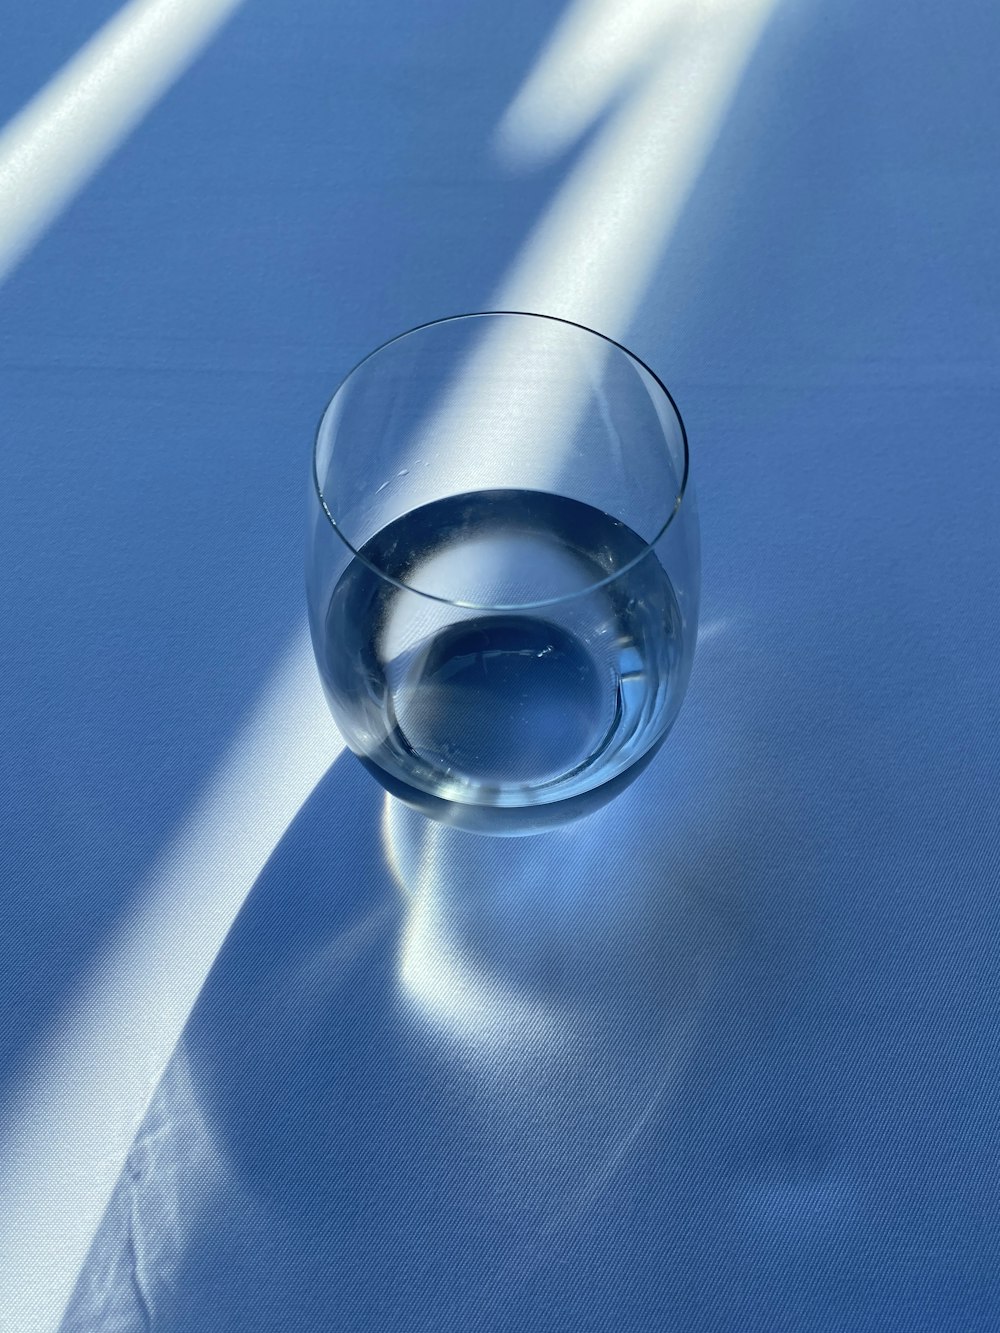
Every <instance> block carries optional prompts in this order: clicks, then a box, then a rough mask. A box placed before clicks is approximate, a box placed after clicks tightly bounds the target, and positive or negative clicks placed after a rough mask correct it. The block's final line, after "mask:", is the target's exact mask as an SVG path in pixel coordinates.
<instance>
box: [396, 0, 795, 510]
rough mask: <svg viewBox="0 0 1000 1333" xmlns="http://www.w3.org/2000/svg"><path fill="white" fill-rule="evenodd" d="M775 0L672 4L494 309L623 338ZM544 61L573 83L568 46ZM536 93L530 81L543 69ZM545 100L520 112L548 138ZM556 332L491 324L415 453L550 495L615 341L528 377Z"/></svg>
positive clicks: (454, 471) (522, 324)
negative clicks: (501, 473) (552, 371)
mask: <svg viewBox="0 0 1000 1333" xmlns="http://www.w3.org/2000/svg"><path fill="white" fill-rule="evenodd" d="M776 3H777V0H688V2H687V3H678V4H676V5H675V6H673V7H672V9H671V15H672V27H671V40H670V42H669V43H668V44H667V45H666V46H665V47H664V50H663V52H662V54H661V55H660V57H659V58H658V59H657V60H656V61H655V62H653V63H652V64H648V63H647V65H645V66H643V67H642V68H641V69H639V70H638V71H635V78H634V79H633V81H632V86H631V87H630V88H628V90H627V96H625V97H624V98H623V99H622V100H621V102H620V104H619V106H618V108H617V110H616V112H615V114H614V115H613V116H612V117H611V118H610V120H609V121H608V123H607V124H606V125H605V126H604V127H603V129H602V131H601V132H600V134H599V135H598V136H597V138H596V139H595V141H594V143H593V144H591V145H590V146H589V148H588V149H587V151H586V153H585V154H584V155H583V157H582V158H581V160H580V162H579V163H578V164H577V165H576V166H575V167H574V169H573V170H572V171H571V173H570V175H569V177H568V179H567V181H566V183H565V184H564V185H563V187H562V189H561V190H560V191H559V193H558V195H557V196H556V198H555V200H554V201H553V203H552V204H551V205H550V206H549V208H548V210H547V211H546V212H545V214H543V216H542V218H541V220H540V221H539V223H538V224H537V226H536V227H535V229H534V231H533V232H532V234H531V235H530V236H529V238H528V240H527V241H526V243H525V245H524V246H523V247H522V249H521V251H520V253H519V255H518V256H517V258H516V259H515V260H514V263H513V265H512V266H511V269H510V271H509V272H508V274H507V276H506V278H505V279H504V281H503V282H502V283H501V285H500V287H499V288H498V289H497V291H496V292H495V293H494V296H493V299H492V302H491V308H492V309H494V310H524V311H538V312H540V313H542V314H546V315H557V316H560V317H561V318H563V319H567V320H572V321H574V322H576V323H579V324H583V325H586V326H587V327H589V328H592V329H597V330H600V332H602V333H604V334H606V335H608V336H609V337H611V338H615V339H621V338H622V337H624V335H625V334H626V332H627V330H628V326H629V324H630V322H631V320H632V319H633V318H634V316H635V313H636V311H637V309H638V307H639V304H640V302H641V300H642V296H643V293H644V292H645V290H646V288H647V287H648V285H649V282H650V280H651V279H652V277H653V274H654V273H655V271H656V266H657V264H658V263H659V261H660V259H661V257H662V255H663V254H664V252H665V250H666V247H667V244H668V242H669V240H670V237H671V234H672V232H673V230H674V227H675V226H676V224H677V222H678V220H679V218H680V215H681V213H682V211H683V209H684V206H685V204H686V203H687V201H688V198H689V197H690V194H691V190H692V189H693V187H694V185H695V183H696V181H697V179H698V177H699V175H700V174H701V171H702V169H703V167H704V165H705V162H706V160H707V158H708V155H709V153H710V152H711V150H712V147H713V146H714V143H715V140H716V137H717V135H718V133H719V130H720V128H721V126H722V123H723V121H724V119H725V116H726V113H727V112H728V110H729V107H730V105H731V103H732V100H733V98H734V96H735V94H736V91H737V89H738V87H739V84H740V81H741V78H742V75H743V72H744V70H745V68H746V66H747V63H748V61H749V59H750V57H751V55H752V53H753V50H754V49H755V47H756V44H757V40H758V38H759V36H760V34H761V31H762V30H763V27H764V25H765V23H766V21H767V19H768V18H769V16H770V14H771V12H772V10H773V9H774V7H775V4H776ZM617 11H618V6H617V0H603V3H602V4H600V5H597V4H595V3H593V0H583V5H582V9H581V11H580V16H578V20H577V21H576V22H575V26H573V34H574V36H573V42H572V43H571V44H570V47H569V49H568V51H567V52H566V56H565V59H566V60H567V61H568V60H570V59H572V57H573V53H574V51H575V50H577V49H579V47H580V46H581V44H583V45H585V44H586V43H585V42H584V37H585V36H586V34H585V33H584V32H583V31H582V30H581V29H580V24H581V23H582V22H583V19H584V18H587V19H588V20H589V22H591V23H592V24H594V25H597V28H596V29H595V35H594V41H595V42H596V36H597V35H599V30H603V29H602V27H601V25H604V24H605V23H606V22H607V21H608V15H609V14H612V13H614V12H617ZM629 12H631V11H629ZM651 12H652V11H651V9H650V7H649V5H647V4H646V3H645V0H637V3H636V5H635V14H636V16H637V17H638V18H641V19H642V23H643V24H644V25H645V26H642V25H640V26H641V27H642V32H643V33H646V30H647V28H648V25H649V23H650V22H651V19H650V14H651ZM588 40H589V38H588ZM637 44H638V43H637ZM627 49H630V48H627ZM557 58H558V59H557ZM545 59H546V60H547V61H548V65H549V67H550V68H549V75H548V81H549V84H551V85H552V86H553V87H554V88H555V89H558V88H559V87H561V86H562V84H561V80H562V79H563V78H564V77H565V78H567V79H572V78H573V75H574V71H573V69H572V68H571V67H569V66H566V68H564V67H563V65H562V63H561V59H562V57H560V56H559V50H558V48H557V50H556V52H555V53H552V52H550V53H549V54H548V55H547V56H546V58H545ZM631 72H632V71H631V65H630V64H629V65H627V64H625V63H624V62H623V63H622V64H621V66H620V68H619V70H618V74H619V76H620V77H622V78H625V77H626V76H627V75H629V74H630V73H631ZM525 87H526V88H527V89H530V88H531V87H532V78H531V77H529V79H528V81H527V84H526V85H525ZM609 88H610V85H609ZM609 88H606V89H605V91H606V92H608V91H609ZM610 91H614V89H610ZM553 95H554V94H553ZM519 100H520V97H519V99H517V101H516V102H515V105H517V104H518V101H519ZM532 106H534V110H531V107H532ZM547 106H548V102H547V100H545V99H541V94H539V95H538V98H534V99H533V100H530V101H529V104H528V109H526V110H522V111H521V112H519V113H518V123H519V125H520V129H519V131H518V133H519V135H520V136H521V138H522V139H526V137H527V136H528V133H529V128H530V127H532V126H534V127H535V128H536V129H537V130H538V132H539V133H541V134H544V133H546V130H545V128H544V126H545V120H546V114H545V113H546V107H547ZM529 111H531V114H530V115H529ZM545 338H546V334H545V329H544V326H543V327H541V328H536V329H532V328H530V327H529V325H528V321H523V320H510V321H497V322H495V323H493V324H491V325H490V326H489V328H488V330H487V332H486V334H485V336H484V337H483V338H482V339H481V340H480V342H479V343H478V345H477V346H476V347H475V348H474V350H473V351H472V353H471V354H470V356H469V358H468V360H467V362H466V364H465V366H464V367H463V369H462V371H461V373H460V374H459V375H458V376H457V378H456V380H455V383H454V384H453V386H452V387H451V389H450V390H449V391H448V392H447V393H446V395H445V397H444V400H443V402H442V404H441V406H440V408H439V410H438V411H437V412H435V413H434V415H433V417H432V418H431V420H430V422H429V423H428V425H427V426H426V428H425V429H424V431H423V432H422V433H421V436H420V438H419V440H418V441H417V443H416V444H415V447H414V450H413V454H414V458H415V459H416V458H419V457H426V456H427V455H428V454H431V455H433V456H435V457H436V458H438V459H439V460H441V459H446V460H447V473H448V477H449V484H450V485H451V489H452V492H453V493H455V494H457V493H459V492H461V491H464V490H476V489H479V488H480V487H482V486H488V485H495V484H497V483H496V481H495V480H494V479H493V474H494V472H495V470H496V467H497V460H502V462H503V467H504V468H505V469H507V472H506V475H508V476H509V475H510V469H511V468H514V469H516V470H517V472H518V475H519V476H521V477H522V478H525V479H526V480H523V481H522V484H525V485H529V486H531V487H534V488H536V489H542V490H544V489H547V488H548V487H551V485H552V483H553V482H554V480H555V478H556V477H557V476H558V475H559V474H560V472H561V471H562V470H563V469H564V467H565V465H566V457H567V454H568V452H569V449H570V447H571V445H572V442H573V436H574V432H575V430H576V427H577V425H578V421H579V414H580V412H581V411H582V410H583V408H584V405H585V403H586V400H587V393H588V386H589V385H591V384H593V383H595V382H597V380H599V376H600V369H601V357H602V356H603V355H605V354H606V351H607V347H606V345H605V347H604V348H603V350H602V348H601V347H600V346H597V347H589V348H588V347H585V346H584V344H583V343H582V342H581V344H580V353H579V357H578V361H577V364H576V365H575V366H572V365H570V364H569V363H568V360H567V359H562V360H560V362H559V369H560V372H561V373H560V375H559V377H558V378H556V377H553V376H547V375H545V374H543V373H539V374H538V375H536V376H535V378H534V380H533V383H532V384H531V385H530V386H529V385H527V384H525V377H524V375H523V373H519V372H521V371H522V370H523V366H524V364H525V361H526V360H528V361H530V362H537V363H538V364H539V365H540V366H544V358H545V354H546V344H545ZM505 366H507V367H509V369H508V370H506V371H505V370H504V367H505ZM515 381H516V382H518V383H519V384H520V385H521V386H522V391H521V392H520V393H519V394H517V395H511V394H509V393H505V392H504V386H505V385H507V384H509V383H512V382H515ZM484 386H485V387H484ZM470 442H474V447H472V444H471V443H470ZM511 451H516V462H514V461H512V459H511ZM442 466H443V465H442ZM440 470H441V469H440V467H439V468H438V469H435V474H434V475H435V476H436V475H437V474H438V473H439V471H440ZM411 480H412V478H411ZM501 484H503V483H501ZM420 485H421V482H420V481H419V480H417V481H416V483H415V493H414V495H413V497H412V499H413V503H414V505H416V504H420V503H424V502H426V501H428V500H431V499H434V498H436V496H435V495H434V494H432V493H431V492H432V488H433V485H434V482H433V478H431V477H428V480H427V481H426V482H425V483H423V485H424V486H425V488H426V491H427V493H426V494H422V493H421V492H420V489H419V488H420Z"/></svg>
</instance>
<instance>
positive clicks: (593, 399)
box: [307, 312, 699, 833]
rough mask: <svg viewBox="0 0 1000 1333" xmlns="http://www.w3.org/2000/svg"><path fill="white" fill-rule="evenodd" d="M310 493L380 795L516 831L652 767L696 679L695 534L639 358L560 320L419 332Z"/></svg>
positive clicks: (336, 710) (338, 422)
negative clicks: (693, 667)
mask: <svg viewBox="0 0 1000 1333" xmlns="http://www.w3.org/2000/svg"><path fill="white" fill-rule="evenodd" d="M313 481H314V486H313V489H312V494H311V510H310V537H309V552H308V564H307V587H308V598H309V617H310V625H311V628H312V638H313V646H314V648H315V652H316V661H317V664H318V666H319V672H320V676H321V677H322V681H323V687H324V689H325V691H326V696H327V699H328V700H329V704H330V708H331V709H332V711H333V715H334V717H335V719H336V721H337V723H338V725H339V727H340V730H341V732H342V734H343V737H344V740H345V741H346V743H347V744H348V746H349V747H350V748H351V749H352V750H353V751H354V753H355V754H356V755H357V756H358V757H359V758H360V759H361V761H362V763H364V765H365V766H366V767H367V768H368V769H369V770H370V771H371V772H372V773H373V774H374V775H375V777H376V778H377V779H378V780H379V782H381V783H382V785H383V786H384V787H385V788H386V789H387V790H388V791H390V792H392V793H393V794H394V795H395V796H398V797H400V798H401V799H402V800H404V801H406V802H408V803H409V804H411V805H413V806H416V807H417V808H418V809H419V810H421V811H423V812H424V813H425V814H427V815H430V816H431V817H433V818H436V819H441V820H444V821H447V822H448V823H451V824H457V825H460V826H462V827H465V828H470V829H475V830H478V831H481V832H495V833H521V832H526V831H530V830H532V829H535V828H543V827H547V826H549V825H552V824H557V823H561V822H562V821H564V820H566V819H569V818H573V817H575V816H577V815H581V814H585V813H587V812H588V811H590V810H592V809H594V808H595V807H596V806H598V805H601V804H603V803H604V802H605V801H606V800H608V799H610V798H611V797H612V796H613V795H615V794H616V793H617V792H619V791H620V790H621V789H622V788H623V787H624V786H625V785H627V784H628V783H629V782H630V781H631V780H632V779H633V778H634V777H635V776H636V775H637V774H638V773H639V772H640V771H641V770H642V768H643V767H644V765H645V764H646V763H648V762H649V760H650V759H651V758H652V757H653V755H654V754H655V752H656V750H657V749H658V747H659V746H660V745H661V744H662V742H663V739H664V737H665V736H666V734H667V732H668V731H669V730H670V727H671V725H672V724H673V721H674V719H675V718H676V716H677V713H678V710H679V708H680V706H681V701H682V699H683V697H684V692H685V689H686V687H687V683H688V677H689V675H690V672H691V663H692V659H693V656H694V647H695V638H696V633H697V621H698V594H699V558H698V523H697V516H696V512H695V506H694V496H693V492H692V488H691V481H690V477H689V468H688V444H687V437H686V434H685V430H684V425H683V422H682V421H681V417H680V413H679V412H678V410H677V407H676V405H675V404H674V402H673V399H672V398H671V397H670V394H669V393H668V392H667V390H666V388H665V387H664V386H663V384H662V383H661V382H660V380H659V379H658V378H657V377H656V375H654V374H653V372H652V371H651V370H650V369H649V368H648V367H647V366H645V365H644V364H643V363H642V362H641V361H640V360H639V359H638V358H637V357H635V356H633V355H632V354H631V353H630V352H629V351H627V350H626V348H624V347H622V346H620V345H619V344H618V343H615V342H613V341H611V340H610V339H608V338H605V337H603V336H602V335H601V334H598V333H594V332H593V331H591V330H590V329H585V328H583V327H581V326H580V325H577V324H572V323H569V322H567V321H565V320H561V319H555V318H552V317H549V316H545V315H529V314H521V313H513V312H502V313H500V312H496V313H485V314H477V315H463V316H458V317H455V318H453V319H446V320H439V321H437V322H435V323H432V324H425V325H422V326H421V327H419V328H416V329H413V330H411V331H410V332H409V333H404V334H403V335H401V336H400V337H398V338H395V339H393V341H391V342H388V343H386V344H385V345H384V346H382V347H380V348H379V349H378V350H377V351H375V352H372V354H371V355H370V356H368V357H367V358H366V359H365V360H364V361H362V362H361V363H360V364H359V365H358V366H356V367H355V368H354V370H352V371H351V373H350V374H349V375H348V376H347V378H346V379H345V380H344V381H343V383H342V384H341V386H340V388H339V389H338V390H337V392H336V393H335V394H334V396H333V398H332V399H331V401H330V404H329V406H328V407H327V409H326V411H325V412H324V414H323V417H322V419H321V421H320V424H319V430H318V434H317V438H316V447H315V455H314V475H313Z"/></svg>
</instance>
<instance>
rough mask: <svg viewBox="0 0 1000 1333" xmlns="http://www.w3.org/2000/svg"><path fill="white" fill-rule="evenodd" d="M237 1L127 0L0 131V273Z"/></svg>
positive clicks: (181, 69)
mask: <svg viewBox="0 0 1000 1333" xmlns="http://www.w3.org/2000/svg"><path fill="white" fill-rule="evenodd" d="M241 3H242V0H130V3H129V4H127V5H125V6H124V8H122V9H121V10H119V11H118V13H117V14H115V15H114V17H113V18H111V19H110V20H109V21H108V22H107V23H106V24H105V25H104V27H103V28H101V29H100V30H99V31H98V32H97V33H96V34H95V35H94V36H93V37H92V38H91V39H90V41H89V42H87V44H86V45H85V46H84V47H82V48H81V50H80V51H78V52H77V54H76V55H75V56H73V58H72V59H71V60H70V61H69V62H68V63H67V64H66V65H64V66H63V68H62V69H61V70H60V71H59V72H58V73H57V74H56V75H55V76H54V77H53V78H52V79H51V80H50V82H49V83H47V84H46V85H45V87H44V88H42V90H41V91H40V92H39V93H37V94H36V95H35V97H33V98H32V100H31V101H30V102H29V103H28V104H27V106H25V107H24V108H23V110H22V111H20V112H19V113H18V114H17V115H16V116H15V117H14V118H13V120H11V121H9V122H8V124H7V125H6V126H5V127H4V129H3V130H2V131H0V281H2V280H3V279H4V278H5V277H6V275H7V274H8V273H9V272H10V271H11V269H12V268H13V267H14V266H15V264H17V262H18V261H19V260H20V259H21V258H22V257H23V256H24V255H25V254H26V253H27V251H28V250H29V249H30V248H31V246H32V245H33V244H34V243H35V242H36V241H37V240H38V239H39V237H40V236H41V235H42V233H43V232H44V231H45V229H46V228H47V227H48V226H49V224H50V223H51V222H53V221H54V219H55V218H56V217H57V216H58V214H59V213H60V212H61V211H62V210H63V209H64V208H65V207H66V206H67V204H69V203H70V201H71V200H72V199H73V198H74V196H75V195H77V194H78V193H79V192H80V190H81V189H82V188H83V186H84V185H86V183H87V181H88V180H89V179H90V177H91V176H93V175H94V173H95V172H96V171H97V170H98V168H99V167H100V166H101V165H102V164H103V163H104V162H105V161H106V160H107V158H108V157H110V156H111V154H112V153H113V152H114V151H115V149H116V148H117V147H118V146H119V145H120V144H121V143H122V142H123V141H124V140H125V139H126V138H127V137H128V135H129V134H130V133H131V132H132V130H133V129H134V128H135V127H136V125H137V124H138V123H139V121H140V120H141V119H142V118H143V116H145V115H146V113H147V112H148V111H149V110H150V108H151V107H152V106H154V105H155V103H156V102H157V101H158V100H159V99H160V98H161V97H162V96H163V94H164V93H165V92H166V91H167V89H168V88H169V87H170V86H171V84H173V83H175V82H176V80H177V79H179V78H180V76H181V75H182V74H183V73H184V71H185V70H186V69H187V67H188V66H189V65H190V64H191V62H192V61H193V60H194V59H195V57H196V56H197V55H198V53H199V52H200V51H201V50H202V48H203V47H204V46H205V45H206V44H207V43H208V41H209V40H210V38H211V37H212V36H213V35H214V34H215V32H216V31H217V30H218V29H219V28H220V27H221V26H222V24H223V23H224V22H225V20H226V19H227V18H228V17H229V16H230V14H231V13H233V11H234V10H235V9H237V8H238V7H239V5H240V4H241Z"/></svg>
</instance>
